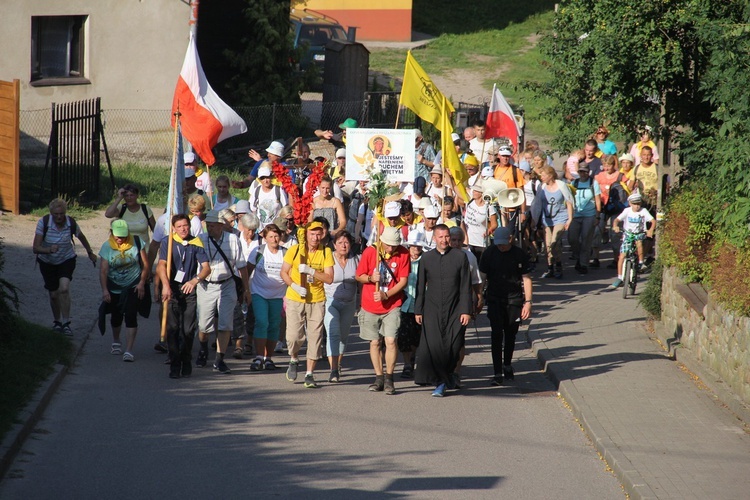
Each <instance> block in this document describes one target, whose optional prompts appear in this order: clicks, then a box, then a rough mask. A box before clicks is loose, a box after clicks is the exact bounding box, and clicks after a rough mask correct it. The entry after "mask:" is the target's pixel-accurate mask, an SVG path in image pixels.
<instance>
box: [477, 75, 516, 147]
mask: <svg viewBox="0 0 750 500" xmlns="http://www.w3.org/2000/svg"><path fill="white" fill-rule="evenodd" d="M520 136H521V129H520V128H519V127H518V122H517V121H516V117H515V113H513V109H511V107H510V104H508V101H506V100H505V97H503V93H502V92H500V91H499V90H498V89H497V85H493V86H492V100H491V101H490V109H489V111H488V113H487V123H486V129H485V133H484V138H485V139H492V138H493V137H507V138H508V139H510V140H511V142H512V143H513V153H514V154H517V153H518V138H519V137H520Z"/></svg>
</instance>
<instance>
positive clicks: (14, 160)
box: [0, 80, 21, 215]
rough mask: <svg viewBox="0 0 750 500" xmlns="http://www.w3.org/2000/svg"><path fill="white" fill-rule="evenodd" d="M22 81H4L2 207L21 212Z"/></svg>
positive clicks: (0, 93)
mask: <svg viewBox="0 0 750 500" xmlns="http://www.w3.org/2000/svg"><path fill="white" fill-rule="evenodd" d="M20 103H21V91H20V82H19V81H18V80H13V81H12V82H4V81H0V210H7V211H9V212H13V213H14V214H16V215H18V213H19V199H20V192H19V186H20V180H19V175H20V163H19V146H20V145H19V141H20V131H19V116H20V112H19V110H20Z"/></svg>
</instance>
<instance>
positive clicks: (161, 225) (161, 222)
mask: <svg viewBox="0 0 750 500" xmlns="http://www.w3.org/2000/svg"><path fill="white" fill-rule="evenodd" d="M166 225H167V213H166V212H164V213H163V214H161V215H160V216H159V218H158V219H156V225H155V226H154V234H153V235H151V239H152V240H154V241H155V242H157V243H161V242H162V240H163V239H164V238H166V237H167V235H168V234H169V233H168V232H167V226H166Z"/></svg>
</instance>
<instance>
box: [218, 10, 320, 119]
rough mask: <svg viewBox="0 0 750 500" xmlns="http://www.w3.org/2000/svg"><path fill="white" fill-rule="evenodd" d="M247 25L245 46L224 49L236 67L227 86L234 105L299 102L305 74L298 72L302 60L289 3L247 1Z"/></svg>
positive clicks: (230, 61) (245, 15)
mask: <svg viewBox="0 0 750 500" xmlns="http://www.w3.org/2000/svg"><path fill="white" fill-rule="evenodd" d="M244 3H245V8H244V9H243V10H242V14H241V15H242V16H243V19H244V21H245V24H246V31H245V36H244V37H242V44H241V45H242V47H241V48H239V49H232V48H228V49H226V50H225V51H224V55H225V57H226V58H227V59H228V61H229V63H230V65H231V67H232V68H233V70H234V72H235V73H234V76H232V77H231V78H230V79H229V82H228V84H227V87H228V88H229V90H230V92H231V99H230V100H231V102H232V103H233V104H235V105H247V106H259V105H264V104H273V103H276V104H296V103H299V102H300V97H299V93H300V91H301V90H302V89H303V88H304V86H305V83H306V80H305V79H306V76H305V75H303V74H301V73H298V72H296V71H295V68H294V67H293V65H292V63H291V61H292V60H299V54H297V53H296V51H295V49H294V46H293V45H294V43H293V37H292V33H291V23H290V21H289V11H290V7H289V2H279V1H277V0H244Z"/></svg>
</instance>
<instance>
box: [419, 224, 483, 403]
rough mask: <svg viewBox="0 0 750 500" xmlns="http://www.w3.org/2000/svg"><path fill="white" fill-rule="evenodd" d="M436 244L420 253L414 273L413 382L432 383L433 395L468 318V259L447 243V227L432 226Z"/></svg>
mask: <svg viewBox="0 0 750 500" xmlns="http://www.w3.org/2000/svg"><path fill="white" fill-rule="evenodd" d="M433 238H434V240H435V243H436V248H435V249H434V250H431V251H429V252H427V253H425V254H424V255H423V256H422V260H421V263H420V265H419V273H418V274H417V295H416V303H415V305H414V319H415V320H416V321H417V323H419V324H421V325H422V337H421V340H420V342H419V348H418V349H417V369H416V370H415V372H414V382H415V383H416V384H419V385H427V384H434V385H436V386H437V387H436V389H435V391H434V392H433V393H432V395H433V396H435V397H443V396H444V395H445V390H446V387H447V384H448V383H449V382H450V380H451V376H452V373H453V370H454V369H455V368H456V364H457V363H458V359H459V356H460V354H461V348H462V347H463V345H464V333H465V331H466V328H465V327H466V325H468V324H469V319H470V318H471V308H472V301H471V276H470V274H469V261H468V259H467V258H466V255H465V254H464V252H463V251H462V250H461V249H460V248H459V249H455V248H451V246H450V230H449V229H448V226H446V225H444V224H438V225H437V226H435V230H434V233H433Z"/></svg>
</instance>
